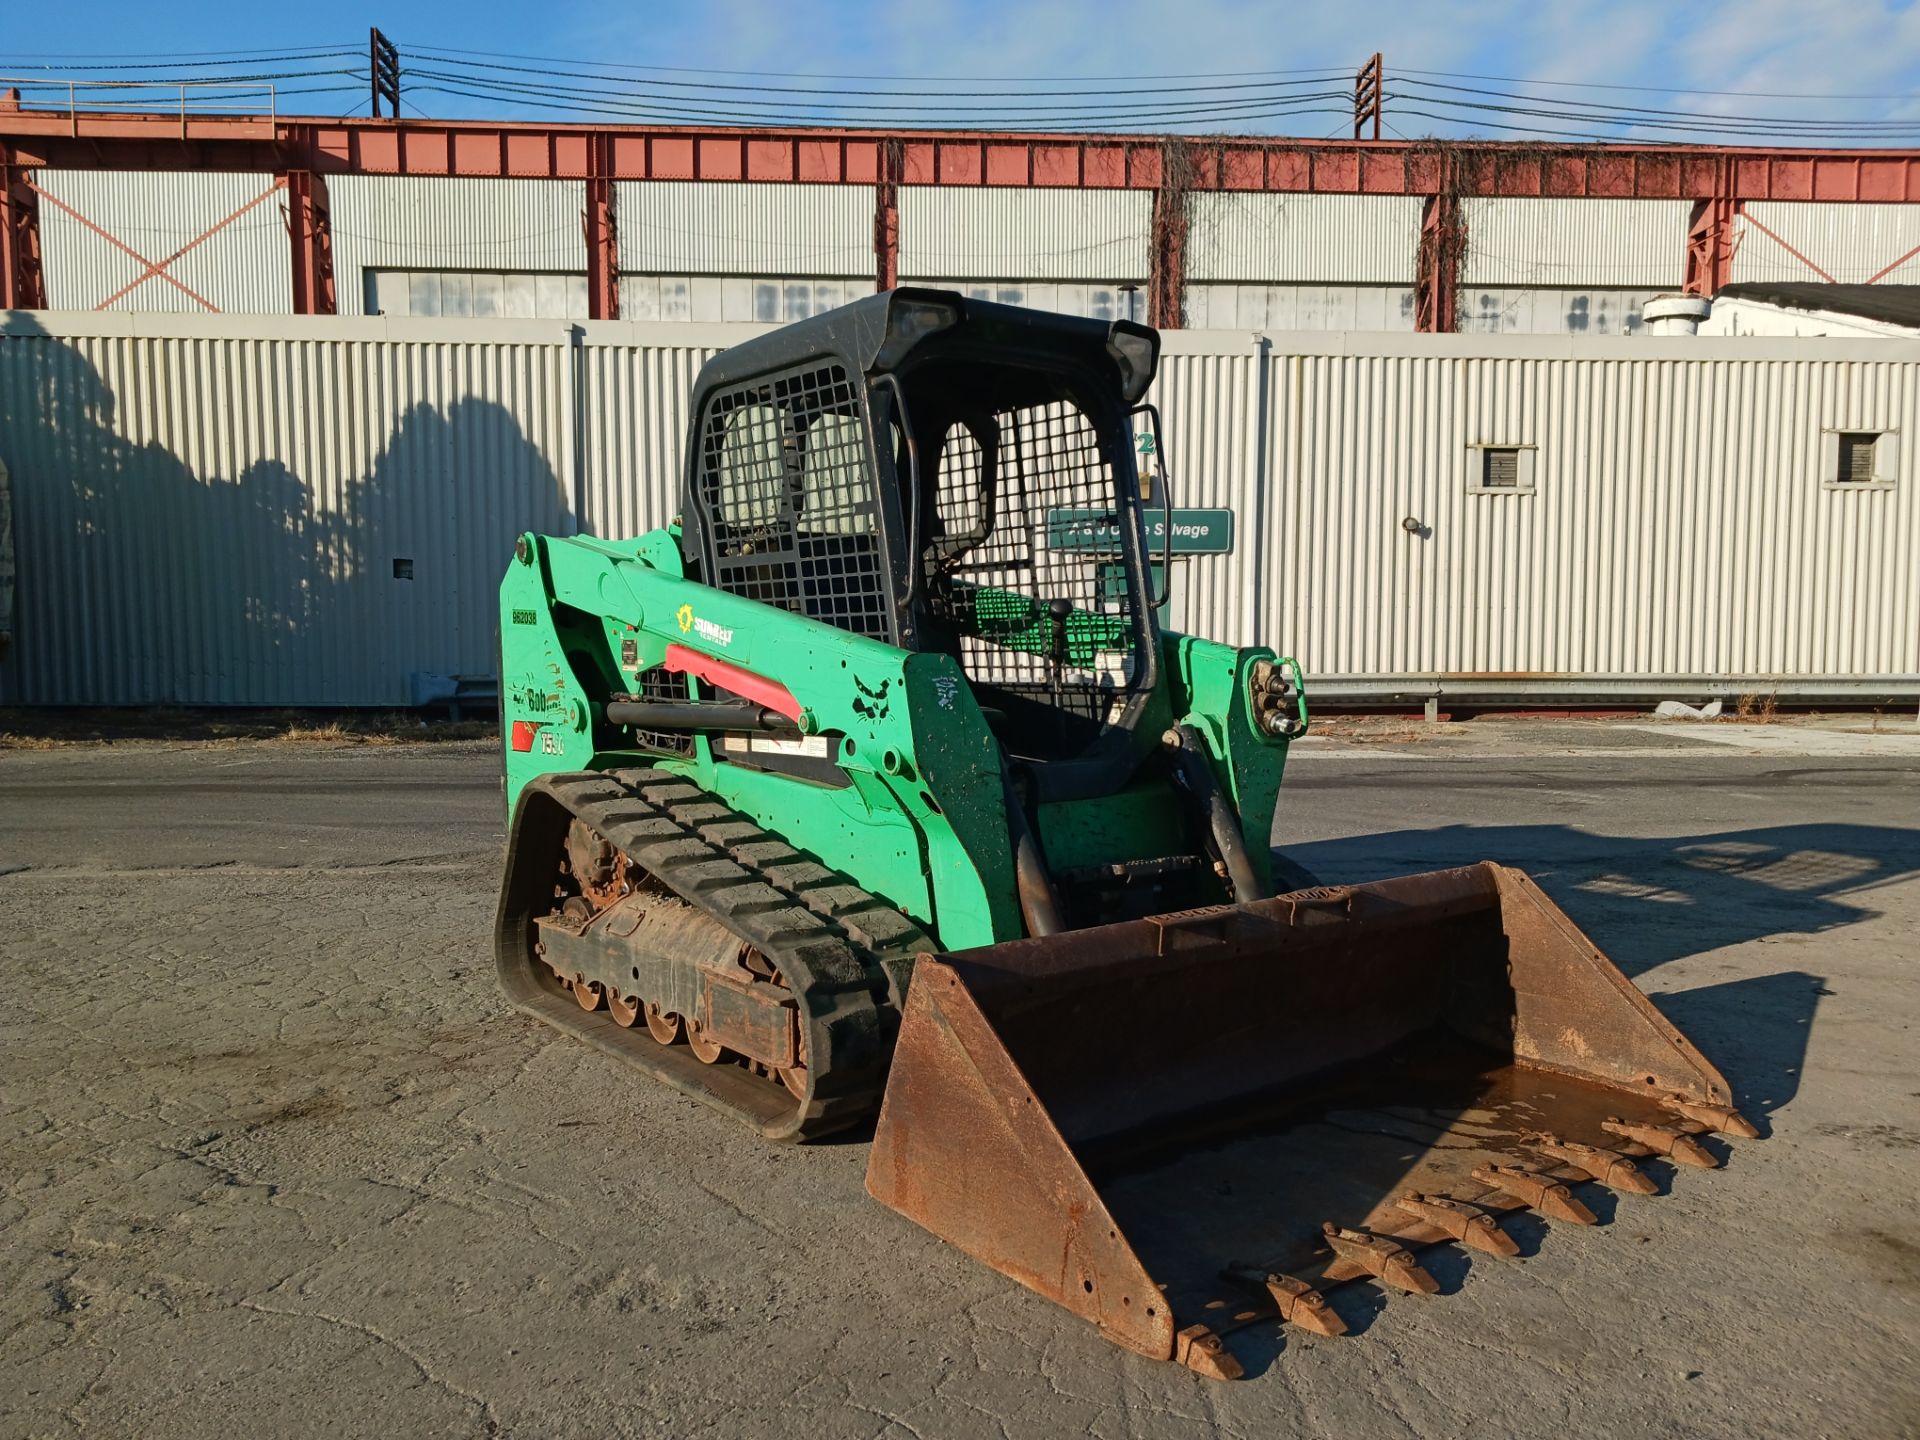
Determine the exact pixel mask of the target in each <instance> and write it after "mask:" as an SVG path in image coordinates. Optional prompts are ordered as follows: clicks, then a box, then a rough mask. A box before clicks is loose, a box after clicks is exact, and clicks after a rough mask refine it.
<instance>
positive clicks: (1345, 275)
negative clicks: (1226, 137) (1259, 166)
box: [1187, 191, 1421, 285]
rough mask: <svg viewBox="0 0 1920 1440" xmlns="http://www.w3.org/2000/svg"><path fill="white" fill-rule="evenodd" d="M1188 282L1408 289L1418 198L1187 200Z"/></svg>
mask: <svg viewBox="0 0 1920 1440" xmlns="http://www.w3.org/2000/svg"><path fill="white" fill-rule="evenodd" d="M1187 202H1188V207H1189V210H1188V213H1189V216H1190V219H1189V224H1188V231H1187V279H1188V280H1190V281H1203V280H1245V281H1254V282H1258V283H1261V284H1274V283H1286V284H1296V283H1311V284H1323V285H1409V284H1411V283H1412V281H1413V271H1414V255H1415V252H1416V251H1417V250H1418V248H1419V244H1420V205H1421V202H1420V198H1419V197H1418V196H1413V195H1257V194H1252V193H1244V194H1243V193H1239V192H1231V191H1228V192H1221V191H1200V192H1196V193H1193V194H1190V195H1189V196H1188V197H1187Z"/></svg>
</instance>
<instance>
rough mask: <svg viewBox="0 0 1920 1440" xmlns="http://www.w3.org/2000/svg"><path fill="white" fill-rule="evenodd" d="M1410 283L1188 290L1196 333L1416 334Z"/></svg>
mask: <svg viewBox="0 0 1920 1440" xmlns="http://www.w3.org/2000/svg"><path fill="white" fill-rule="evenodd" d="M1413 324H1414V300H1413V287H1412V286H1410V285H1222V284H1203V285H1189V286H1187V325H1188V327H1189V328H1190V329H1194V330H1389V331H1398V332H1402V333H1411V332H1412V330H1413Z"/></svg>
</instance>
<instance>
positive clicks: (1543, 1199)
mask: <svg viewBox="0 0 1920 1440" xmlns="http://www.w3.org/2000/svg"><path fill="white" fill-rule="evenodd" d="M1473 1178H1474V1179H1476V1180H1478V1181H1479V1182H1480V1183H1481V1184H1482V1185H1491V1186H1492V1187H1493V1188H1494V1189H1496V1190H1504V1191H1505V1192H1506V1193H1507V1194H1509V1195H1511V1196H1513V1197H1514V1198H1515V1199H1517V1200H1519V1201H1521V1202H1522V1203H1524V1204H1525V1205H1526V1206H1527V1207H1528V1208H1529V1209H1533V1210H1538V1211H1539V1212H1540V1213H1541V1214H1542V1215H1545V1216H1547V1217H1548V1218H1549V1219H1553V1220H1566V1221H1569V1222H1571V1223H1572V1224H1575V1225H1597V1224H1599V1223H1600V1222H1599V1219H1598V1217H1597V1216H1595V1215H1594V1213H1593V1212H1592V1211H1591V1210H1589V1209H1588V1208H1587V1207H1586V1206H1584V1205H1582V1204H1581V1203H1580V1202H1579V1201H1578V1200H1576V1199H1574V1198H1573V1192H1572V1191H1571V1190H1569V1189H1567V1187H1566V1186H1564V1185H1562V1184H1561V1183H1560V1182H1559V1181H1558V1180H1555V1179H1554V1178H1553V1177H1552V1176H1550V1175H1540V1174H1536V1173H1535V1172H1534V1171H1532V1170H1522V1169H1521V1168H1520V1167H1519V1166H1518V1165H1482V1166H1480V1167H1479V1168H1478V1169H1476V1170H1475V1171H1474V1172H1473Z"/></svg>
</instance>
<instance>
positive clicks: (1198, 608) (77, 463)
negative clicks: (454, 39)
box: [0, 313, 1920, 705]
mask: <svg viewBox="0 0 1920 1440" xmlns="http://www.w3.org/2000/svg"><path fill="white" fill-rule="evenodd" d="M759 328H760V327H748V326H718V325H713V326H706V325H699V324H691V323H677V324H639V323H627V322H621V323H612V324H588V325H586V326H584V327H578V328H576V327H570V326H567V325H564V324H553V323H544V322H538V321H497V322H482V321H422V320H404V321H401V320H380V319H359V320H349V319H287V320H277V321H271V322H263V321H260V320H257V319H256V320H252V321H241V320H238V319H233V318H224V317H207V318H192V317H184V316H181V317H139V316H113V315H100V316H86V315H71V314H69V315H32V314H26V313H15V314H11V315H8V316H5V317H4V318H0V463H4V464H5V465H6V466H7V467H8V469H9V471H10V473H11V476H12V483H13V491H14V512H15V514H14V519H15V539H16V549H17V554H18V570H19V579H18V589H17V602H18V603H17V614H16V626H17V629H16V639H15V643H14V645H13V647H12V649H11V650H10V651H9V652H8V654H7V655H6V656H5V657H4V659H0V703H27V704H136V703H165V702H174V703H193V704H205V703H245V704H287V705H291V704H362V705H394V704H404V703H407V701H408V700H409V698H410V695H411V677H412V676H413V675H414V674H416V673H434V674H485V673H489V672H490V671H491V669H492V644H493V625H494V620H493V616H494V594H495V590H496V587H497V584H498V578H499V573H500V570H501V567H502V565H503V564H504V563H505V556H506V554H507V552H508V550H509V549H510V546H511V541H512V537H513V535H514V534H515V533H517V532H518V531H520V530H522V529H528V528H531V529H539V530H547V531H558V532H562V533H565V532H567V531H569V530H572V529H574V528H576V526H577V527H578V528H580V529H584V530H587V531H590V532H593V533H600V534H608V535H627V534H633V533H636V532H638V531H640V530H643V529H646V528H648V527H650V526H652V525H656V524H659V523H661V522H662V521H664V520H665V519H666V518H668V517H669V516H671V515H672V514H673V513H674V511H675V509H676V508H677V499H676V493H675V492H676V485H677V476H678V472H679V457H680V454H681V450H682V447H683V445H684V437H685V433H686V430H687V423H688V415H687V408H686V407H687V399H688V394H689V391H690V388H691V385H692V382H693V377H694V374H695V372H696V371H697V369H698V367H699V365H700V364H701V362H702V361H703V360H704V359H705V358H706V357H707V356H709V355H711V354H712V353H714V352H715V351H716V350H717V349H719V348H720V347H722V346H724V345H727V344H732V343H737V342H738V341H739V340H740V339H742V338H744V337H745V336H747V335H750V334H753V333H757V332H758V329H759ZM1154 398H1155V399H1156V400H1157V401H1158V403H1159V404H1160V406H1161V408H1162V412H1163V415H1164V418H1165V421H1166V433H1165V435H1164V439H1165V441H1166V447H1167V448H1166V461H1165V463H1166V470H1167V474H1168V476H1169V477H1170V483H1171V485H1172V487H1173V495H1174V500H1175V503H1176V504H1178V505H1182V506H1205V505H1221V506H1226V507H1229V508H1231V509H1233V510H1234V511H1235V513H1236V517H1237V518H1236V529H1237V537H1236V545H1235V549H1234V551H1233V552H1232V553H1231V554H1230V555H1227V556H1223V557H1219V558H1194V559H1190V560H1186V561H1183V562H1180V563H1179V565H1178V567H1177V571H1176V576H1175V593H1174V599H1173V605H1174V618H1175V620H1176V622H1177V623H1178V624H1180V625H1181V626H1183V627H1185V628H1188V629H1190V630H1192V631H1195V632H1198V633H1207V634H1214V635H1218V636H1219V637H1220V638H1223V639H1228V640H1234V641H1241V642H1246V641H1255V640H1258V641H1264V642H1267V643H1272V644H1274V645H1276V646H1278V647H1279V648H1281V649H1284V650H1287V651H1290V652H1291V653H1293V654H1295V655H1296V656H1298V657H1299V658H1300V659H1301V661H1302V662H1303V663H1304V664H1305V665H1306V666H1307V667H1308V669H1309V671H1310V672H1311V673H1312V674H1315V675H1317V676H1319V677H1321V678H1322V679H1331V680H1334V681H1338V680H1340V679H1341V678H1342V677H1346V678H1349V679H1352V678H1355V677H1359V678H1362V679H1365V680H1366V681H1368V682H1369V683H1370V684H1371V685H1373V687H1374V688H1375V689H1382V690H1384V689H1392V688H1395V687H1397V686H1399V685H1400V684H1401V683H1402V682H1404V681H1409V680H1419V679H1421V678H1423V677H1424V678H1426V679H1429V680H1431V679H1433V678H1434V677H1440V678H1443V679H1445V678H1449V677H1460V676H1466V677H1478V678H1481V679H1493V678H1499V679H1501V680H1503V682H1504V683H1506V684H1508V685H1510V686H1511V687H1513V688H1516V689H1528V688H1539V689H1552V688H1554V687H1555V686H1556V685H1559V684H1561V683H1562V682H1564V681H1565V680H1566V679H1567V678H1568V677H1583V678H1586V679H1590V680H1600V681H1607V682H1613V681H1624V682H1640V683H1645V684H1651V683H1652V682H1654V681H1659V680H1667V681H1672V680H1688V679H1692V678H1696V677H1717V676H1733V677H1737V678H1742V679H1747V680H1751V681H1752V683H1753V685H1754V688H1765V687H1767V686H1769V685H1771V684H1773V683H1775V682H1777V681H1781V680H1785V681H1787V682H1789V684H1790V682H1792V681H1793V680H1795V679H1819V680H1827V681H1834V682H1842V683H1844V682H1847V681H1849V680H1856V681H1864V680H1867V679H1870V678H1871V679H1879V680H1889V681H1897V682H1900V683H1903V684H1906V685H1908V686H1915V685H1920V553H1916V551H1917V547H1920V480H1916V478H1915V476H1916V460H1915V453H1916V451H1920V446H1914V445H1911V444H1909V445H1908V446H1906V447H1905V453H1904V454H1902V455H1901V456H1900V458H1899V473H1898V475H1897V477H1896V479H1895V482H1894V483H1893V485H1892V486H1891V487H1880V488H1861V487H1836V486H1830V485H1825V484H1823V483H1822V477H1821V472H1820V465H1821V455H1822V446H1823V443H1824V438H1823V432H1825V431H1827V430H1831V429H1835V428H1846V429H1855V428H1857V429H1864V430H1891V431H1895V432H1901V431H1904V432H1908V433H1920V344H1916V343H1913V342H1906V341H1899V340H1887V341H1881V342H1876V344H1875V345H1874V346H1873V347H1872V349H1871V351H1870V352H1867V351H1863V349H1862V347H1861V346H1859V345H1858V344H1856V343H1850V342H1846V341H1819V340H1792V341H1771V340H1708V339H1655V338H1651V337H1640V338H1635V339H1631V340H1628V339H1604V340H1594V339H1588V340H1571V339H1568V340H1554V339H1546V338H1539V337H1484V338H1483V337H1444V336H1404V337H1398V336H1379V335H1372V336H1369V335H1326V336H1312V335H1290V336H1260V335H1256V334H1250V333H1249V332H1247V331H1237V332H1211V333H1203V332H1193V331H1189V332H1184V333H1178V334H1169V335H1168V336H1167V337H1166V355H1165V359H1164V363H1163V367H1162V371H1161V375H1160V378H1159V380H1158V382H1157V383H1156V387H1155V392H1154ZM1476 443H1482V444H1511V445H1519V446H1532V447H1536V448H1535V451H1534V454H1535V457H1536V459H1535V463H1534V466H1533V472H1534V478H1535V488H1534V490H1533V492H1532V493H1528V494H1512V493H1509V494H1492V495H1488V494H1481V493H1475V492H1473V491H1471V490H1470V489H1469V487H1468V484H1467V475H1468V469H1467V467H1468V462H1469V447H1470V446H1472V445H1474V444H1476ZM1406 519H1413V520H1416V521H1417V522H1419V527H1420V530H1421V533H1419V534H1409V533H1408V531H1407V530H1406V529H1405V528H1403V525H1402V521H1403V520H1406ZM407 574H410V575H411V577H412V578H411V579H406V578H402V576H403V575H407Z"/></svg>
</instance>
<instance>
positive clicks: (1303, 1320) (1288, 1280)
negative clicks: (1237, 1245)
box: [1221, 1265, 1347, 1336]
mask: <svg viewBox="0 0 1920 1440" xmlns="http://www.w3.org/2000/svg"><path fill="white" fill-rule="evenodd" d="M1221 1273H1222V1274H1223V1275H1224V1276H1225V1278H1226V1279H1228V1280H1232V1281H1234V1282H1235V1283H1236V1284H1240V1285H1245V1286H1247V1287H1249V1288H1251V1289H1255V1290H1264V1291H1266V1293H1267V1295H1268V1297H1269V1298H1270V1299H1271V1300H1272V1301H1273V1304H1274V1308H1275V1309H1276V1310H1278V1311H1279V1312H1280V1318H1281V1319H1282V1320H1284V1321H1286V1322H1287V1324H1289V1325H1298V1326H1299V1327H1300V1328H1301V1329H1302V1330H1311V1331H1312V1332H1313V1333H1314V1334H1315V1335H1329V1336H1331V1335H1344V1334H1346V1333H1347V1322H1346V1321H1344V1320H1342V1319H1341V1318H1340V1317H1339V1316H1338V1315H1336V1314H1334V1313H1333V1307H1332V1306H1331V1305H1329V1304H1327V1297H1326V1296H1324V1295H1322V1294H1321V1293H1320V1292H1319V1291H1318V1290H1316V1289H1314V1288H1313V1286H1311V1285H1309V1284H1308V1283H1307V1282H1306V1281H1304V1280H1301V1279H1298V1278H1297V1277H1295V1276H1292V1275H1282V1274H1279V1273H1278V1272H1276V1271H1271V1270H1256V1269H1254V1268H1253V1267H1252V1266H1250V1265H1231V1266H1229V1267H1227V1269H1226V1270H1224V1271H1222V1272H1221Z"/></svg>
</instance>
